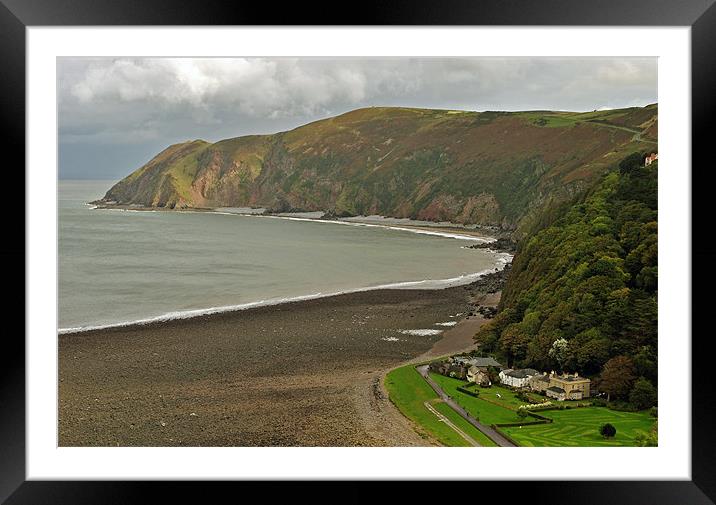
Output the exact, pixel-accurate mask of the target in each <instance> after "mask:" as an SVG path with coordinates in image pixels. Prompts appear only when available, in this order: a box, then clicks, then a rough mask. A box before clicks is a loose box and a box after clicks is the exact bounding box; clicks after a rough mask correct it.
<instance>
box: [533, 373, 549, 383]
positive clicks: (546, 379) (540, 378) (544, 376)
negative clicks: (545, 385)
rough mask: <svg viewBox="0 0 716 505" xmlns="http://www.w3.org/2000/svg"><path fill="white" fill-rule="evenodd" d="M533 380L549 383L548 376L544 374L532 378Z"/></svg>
mask: <svg viewBox="0 0 716 505" xmlns="http://www.w3.org/2000/svg"><path fill="white" fill-rule="evenodd" d="M533 378H534V380H538V381H542V382H549V375H547V374H546V373H543V374H537V375H535V376H534V377H533Z"/></svg>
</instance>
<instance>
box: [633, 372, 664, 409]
mask: <svg viewBox="0 0 716 505" xmlns="http://www.w3.org/2000/svg"><path fill="white" fill-rule="evenodd" d="M656 399H657V395H656V388H655V387H654V386H653V385H652V384H651V382H649V381H648V380H647V379H645V378H644V377H639V379H637V381H636V382H635V383H634V388H633V389H632V390H631V393H630V394H629V401H630V402H631V404H632V405H634V407H635V408H637V409H639V410H643V409H648V408H649V407H653V406H654V404H656Z"/></svg>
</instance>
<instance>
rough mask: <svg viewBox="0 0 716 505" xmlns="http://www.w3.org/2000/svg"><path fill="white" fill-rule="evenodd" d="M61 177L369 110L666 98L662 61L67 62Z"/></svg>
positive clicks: (610, 104) (636, 102)
mask: <svg viewBox="0 0 716 505" xmlns="http://www.w3.org/2000/svg"><path fill="white" fill-rule="evenodd" d="M57 76H58V101H59V142H60V145H59V174H60V177H61V178H64V179H120V178H122V177H124V176H125V175H127V174H129V173H130V172H131V171H133V170H134V169H136V168H137V167H139V166H141V165H142V164H144V163H145V162H146V161H148V160H149V159H150V158H151V157H152V156H154V155H155V154H156V153H157V152H159V151H161V150H162V149H164V148H165V147H166V146H167V145H169V144H173V143H176V142H182V141H185V140H189V139H196V138H201V139H204V140H208V141H216V140H220V139H222V138H229V137H236V136H240V135H247V134H254V133H275V132H278V131H283V130H288V129H291V128H294V127H296V126H299V125H301V124H305V123H308V122H310V121H314V120H316V119H321V118H324V117H328V116H333V115H336V114H341V113H343V112H346V111H349V110H352V109H356V108H359V107H368V106H410V107H426V108H441V109H464V110H476V111H483V110H535V109H549V110H573V111H587V110H594V109H602V108H618V107H629V106H643V105H647V104H650V103H654V102H656V101H657V63H656V58H579V59H575V58H439V59H436V58H430V59H427V58H381V59H375V58H372V59H365V58H361V59H354V58H310V59H307V58H298V59H297V58H248V59H247V58H202V59H195V58H171V59H169V58H153V59H148V58H142V59H132V58H92V59H87V58H60V59H58V62H57Z"/></svg>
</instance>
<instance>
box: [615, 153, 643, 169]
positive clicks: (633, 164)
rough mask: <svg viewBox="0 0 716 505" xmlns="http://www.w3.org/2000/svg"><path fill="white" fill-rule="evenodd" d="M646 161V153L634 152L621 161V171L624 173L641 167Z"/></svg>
mask: <svg viewBox="0 0 716 505" xmlns="http://www.w3.org/2000/svg"><path fill="white" fill-rule="evenodd" d="M643 163H644V155H643V154H642V153H638V152H637V153H632V154H630V155H629V156H627V157H626V158H624V159H623V160H621V161H620V162H619V172H621V173H622V174H623V175H625V174H628V173H630V172H632V171H633V170H634V169H636V168H639V167H640V166H641V165H642V164H643Z"/></svg>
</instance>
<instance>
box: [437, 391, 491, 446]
mask: <svg viewBox="0 0 716 505" xmlns="http://www.w3.org/2000/svg"><path fill="white" fill-rule="evenodd" d="M433 407H434V408H435V410H437V411H438V412H440V413H441V414H442V415H444V416H445V417H447V418H448V419H450V421H451V422H452V423H453V424H454V425H455V426H457V427H458V428H460V429H461V430H462V431H464V432H465V433H466V434H468V435H469V436H471V437H472V438H473V439H475V441H476V442H477V443H478V444H480V445H481V446H483V447H497V444H496V443H495V442H493V441H492V440H490V439H489V438H487V435H485V434H484V433H482V432H481V431H480V430H476V429H475V427H474V426H473V425H471V424H470V423H468V422H467V421H465V419H463V417H462V416H461V415H460V414H458V413H457V412H455V411H454V410H453V409H452V407H450V405H448V404H447V403H444V402H442V401H440V402H436V403H433Z"/></svg>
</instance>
